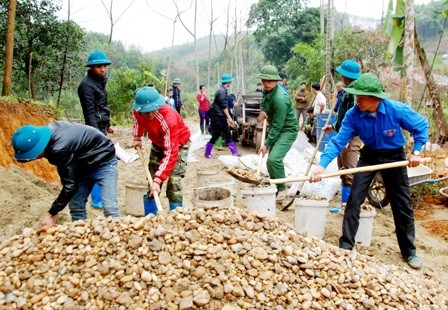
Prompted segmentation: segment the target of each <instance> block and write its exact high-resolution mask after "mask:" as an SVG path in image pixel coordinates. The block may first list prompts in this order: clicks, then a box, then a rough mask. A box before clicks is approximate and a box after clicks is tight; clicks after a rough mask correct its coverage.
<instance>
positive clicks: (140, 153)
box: [137, 146, 162, 212]
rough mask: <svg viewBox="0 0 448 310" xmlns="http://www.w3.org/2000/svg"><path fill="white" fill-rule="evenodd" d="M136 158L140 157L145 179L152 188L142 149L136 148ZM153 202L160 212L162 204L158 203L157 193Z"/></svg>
mask: <svg viewBox="0 0 448 310" xmlns="http://www.w3.org/2000/svg"><path fill="white" fill-rule="evenodd" d="M137 152H138V156H140V159H141V160H142V164H143V167H144V168H145V173H146V178H147V179H148V183H149V186H150V187H152V177H151V173H150V172H149V168H148V165H147V164H146V160H145V157H144V156H143V152H142V148H141V147H139V146H138V147H137ZM153 195H154V200H155V202H156V206H157V210H158V211H159V212H160V211H162V204H161V203H160V198H159V193H156V192H154V193H153Z"/></svg>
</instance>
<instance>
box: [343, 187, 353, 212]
mask: <svg viewBox="0 0 448 310" xmlns="http://www.w3.org/2000/svg"><path fill="white" fill-rule="evenodd" d="M350 190H351V187H350V186H348V185H342V189H341V204H342V206H343V207H345V205H347V202H348V197H349V196H350Z"/></svg>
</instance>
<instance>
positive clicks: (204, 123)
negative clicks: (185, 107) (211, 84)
mask: <svg viewBox="0 0 448 310" xmlns="http://www.w3.org/2000/svg"><path fill="white" fill-rule="evenodd" d="M196 99H197V100H198V103H199V106H198V113H199V127H200V128H201V133H202V134H206V133H208V129H209V127H210V118H209V117H208V115H207V111H208V110H209V109H210V99H209V98H208V95H207V94H206V93H205V85H201V86H199V93H198V94H197V95H196Z"/></svg>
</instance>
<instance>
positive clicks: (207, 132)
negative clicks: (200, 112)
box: [205, 125, 210, 134]
mask: <svg viewBox="0 0 448 310" xmlns="http://www.w3.org/2000/svg"><path fill="white" fill-rule="evenodd" d="M205 134H210V125H205Z"/></svg>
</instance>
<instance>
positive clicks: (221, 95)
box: [204, 73, 240, 158]
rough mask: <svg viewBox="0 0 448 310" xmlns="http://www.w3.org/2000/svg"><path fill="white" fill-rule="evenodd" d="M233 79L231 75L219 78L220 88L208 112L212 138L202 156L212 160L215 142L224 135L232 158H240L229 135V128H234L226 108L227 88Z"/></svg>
mask: <svg viewBox="0 0 448 310" xmlns="http://www.w3.org/2000/svg"><path fill="white" fill-rule="evenodd" d="M232 81H233V77H232V75H231V74H228V73H226V74H223V75H222V76H221V86H220V87H219V88H218V90H217V91H216V93H215V99H214V100H213V104H212V105H211V107H210V110H209V116H210V118H211V128H212V137H211V138H210V140H209V141H208V142H207V144H206V145H205V152H204V156H205V157H206V158H212V149H213V146H214V144H215V142H216V141H217V140H218V139H219V137H220V136H221V134H224V139H225V142H226V143H227V146H228V147H229V149H230V153H231V154H232V155H233V156H240V154H239V153H238V149H237V147H236V144H235V142H234V141H232V136H231V134H230V128H229V125H230V126H235V122H234V120H233V119H232V117H231V115H230V113H229V108H228V88H229V87H230V86H231V85H232Z"/></svg>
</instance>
